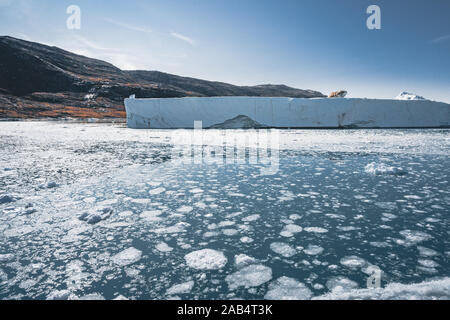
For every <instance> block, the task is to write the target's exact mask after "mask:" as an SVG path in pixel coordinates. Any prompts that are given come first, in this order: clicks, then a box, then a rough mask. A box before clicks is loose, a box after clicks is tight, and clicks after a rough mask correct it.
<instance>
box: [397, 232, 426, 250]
mask: <svg viewBox="0 0 450 320" xmlns="http://www.w3.org/2000/svg"><path fill="white" fill-rule="evenodd" d="M400 234H401V235H402V236H403V237H404V238H405V241H406V243H405V245H407V246H411V245H415V244H417V243H420V242H423V241H427V240H430V239H432V237H431V235H429V234H428V233H425V232H422V231H414V230H403V231H400Z"/></svg>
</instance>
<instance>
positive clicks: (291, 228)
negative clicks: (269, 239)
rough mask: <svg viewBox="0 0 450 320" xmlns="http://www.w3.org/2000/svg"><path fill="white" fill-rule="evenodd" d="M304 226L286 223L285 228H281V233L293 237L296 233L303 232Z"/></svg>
mask: <svg viewBox="0 0 450 320" xmlns="http://www.w3.org/2000/svg"><path fill="white" fill-rule="evenodd" d="M302 230H303V228H302V227H300V226H298V225H296V224H288V225H285V226H284V228H283V230H281V232H280V235H281V236H283V237H287V238H289V237H292V236H293V235H294V234H295V233H299V232H302Z"/></svg>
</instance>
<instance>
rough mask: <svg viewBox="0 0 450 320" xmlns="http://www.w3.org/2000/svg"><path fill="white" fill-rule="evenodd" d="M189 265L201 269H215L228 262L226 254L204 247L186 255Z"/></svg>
mask: <svg viewBox="0 0 450 320" xmlns="http://www.w3.org/2000/svg"><path fill="white" fill-rule="evenodd" d="M184 259H185V260H186V263H187V265H188V266H189V267H191V268H193V269H199V270H215V269H220V268H223V267H224V266H225V265H226V264H227V261H228V260H227V258H226V257H225V255H224V254H223V253H222V252H220V251H217V250H213V249H202V250H197V251H193V252H191V253H188V254H187V255H185V256H184Z"/></svg>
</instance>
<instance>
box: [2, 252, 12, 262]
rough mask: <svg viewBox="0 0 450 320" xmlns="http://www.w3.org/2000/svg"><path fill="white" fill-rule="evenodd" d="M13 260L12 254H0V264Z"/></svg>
mask: <svg viewBox="0 0 450 320" xmlns="http://www.w3.org/2000/svg"><path fill="white" fill-rule="evenodd" d="M13 259H14V255H13V254H12V253H3V254H0V262H8V261H11V260H13Z"/></svg>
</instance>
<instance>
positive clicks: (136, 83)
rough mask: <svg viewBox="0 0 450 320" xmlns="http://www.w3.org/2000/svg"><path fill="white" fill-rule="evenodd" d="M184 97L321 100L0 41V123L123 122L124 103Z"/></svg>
mask: <svg viewBox="0 0 450 320" xmlns="http://www.w3.org/2000/svg"><path fill="white" fill-rule="evenodd" d="M131 94H136V97H138V98H143V97H155V98H156V97H168V98H169V97H184V96H289V97H307V98H311V97H322V96H323V95H322V94H321V93H320V92H317V91H312V90H300V89H295V88H290V87H287V86H284V85H260V86H253V87H250V86H234V85H231V84H227V83H222V82H213V81H206V80H199V79H194V78H187V77H180V76H176V75H172V74H167V73H163V72H158V71H123V70H120V69H119V68H116V67H115V66H113V65H112V64H110V63H107V62H104V61H101V60H96V59H91V58H87V57H83V56H80V55H76V54H73V53H71V52H68V51H65V50H62V49H59V48H57V47H50V46H46V45H42V44H39V43H34V42H28V41H24V40H19V39H15V38H12V37H6V36H5V37H0V118H46V117H51V118H59V117H74V118H111V117H125V110H124V106H123V99H124V98H125V97H128V96H129V95H131Z"/></svg>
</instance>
